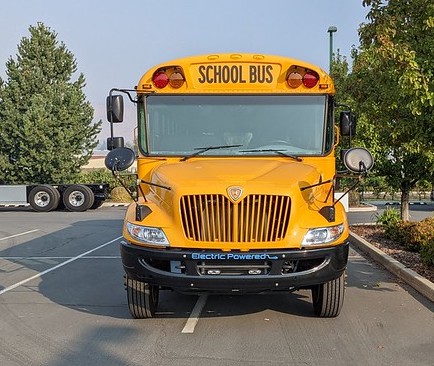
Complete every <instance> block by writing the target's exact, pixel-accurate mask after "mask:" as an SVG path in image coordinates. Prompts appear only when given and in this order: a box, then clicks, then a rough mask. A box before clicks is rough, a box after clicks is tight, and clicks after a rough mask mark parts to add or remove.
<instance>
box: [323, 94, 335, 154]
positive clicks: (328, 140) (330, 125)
mask: <svg viewBox="0 0 434 366" xmlns="http://www.w3.org/2000/svg"><path fill="white" fill-rule="evenodd" d="M334 132H335V131H334V98H332V97H329V98H328V105H327V120H326V131H325V145H324V153H325V154H328V153H329V152H330V151H331V150H332V148H333V143H334Z"/></svg>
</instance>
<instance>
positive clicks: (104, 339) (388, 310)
mask: <svg viewBox="0 0 434 366" xmlns="http://www.w3.org/2000/svg"><path fill="white" fill-rule="evenodd" d="M124 212H125V207H103V208H101V209H98V210H95V211H87V212H83V213H72V212H63V211H60V212H50V213H34V212H32V211H29V210H28V209H25V208H24V209H23V208H19V209H0V330H1V334H0V365H6V366H9V365H65V366H66V365H68V366H69V365H90V364H97V365H99V364H104V365H193V364H194V365H211V366H214V365H242V366H244V365H255V366H256V365H348V364H353V365H390V364H394V365H432V360H433V359H434V347H433V341H432V340H433V339H434V304H433V303H431V302H429V301H428V300H426V299H425V298H423V297H422V296H420V295H419V294H418V293H416V292H415V291H413V290H412V289H410V288H407V287H406V286H405V285H403V284H401V283H400V282H399V281H397V280H396V278H394V277H393V276H392V275H391V274H390V273H388V272H387V271H385V270H383V269H382V268H381V267H380V266H378V265H376V264H375V263H373V262H371V261H368V260H366V259H365V258H364V257H362V256H361V255H360V254H359V253H357V252H356V251H354V250H351V254H350V263H349V267H348V278H347V291H346V299H345V305H344V308H343V311H342V313H341V315H340V316H339V317H338V318H336V319H318V318H315V317H314V315H313V310H312V306H311V299H310V291H299V292H296V293H293V294H286V293H279V294H275V295H249V296H201V297H198V296H187V295H182V294H177V293H172V292H163V293H162V294H161V300H160V305H159V309H158V312H157V314H156V317H155V318H153V319H146V320H133V319H131V317H130V314H129V311H128V308H127V305H126V298H125V291H124V288H123V270H122V266H121V262H120V257H119V247H118V245H119V242H120V236H121V225H122V219H123V215H124Z"/></svg>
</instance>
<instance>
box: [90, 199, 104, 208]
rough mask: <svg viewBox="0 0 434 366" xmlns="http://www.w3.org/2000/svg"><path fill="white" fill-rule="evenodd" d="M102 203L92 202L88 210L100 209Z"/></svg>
mask: <svg viewBox="0 0 434 366" xmlns="http://www.w3.org/2000/svg"><path fill="white" fill-rule="evenodd" d="M103 203H104V201H100V200H98V201H97V200H95V201H94V202H93V205H92V206H90V207H89V209H91V210H96V209H97V208H99V207H101V206H102V204H103Z"/></svg>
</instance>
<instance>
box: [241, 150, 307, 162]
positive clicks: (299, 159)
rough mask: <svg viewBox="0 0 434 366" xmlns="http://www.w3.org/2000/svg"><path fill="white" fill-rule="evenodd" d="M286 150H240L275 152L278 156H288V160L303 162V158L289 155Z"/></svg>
mask: <svg viewBox="0 0 434 366" xmlns="http://www.w3.org/2000/svg"><path fill="white" fill-rule="evenodd" d="M284 151H285V150H278V149H252V150H240V152H275V153H276V154H279V155H281V156H286V157H287V158H291V159H294V160H297V161H302V159H301V158H299V157H298V156H295V155H291V154H287V153H285V152H284Z"/></svg>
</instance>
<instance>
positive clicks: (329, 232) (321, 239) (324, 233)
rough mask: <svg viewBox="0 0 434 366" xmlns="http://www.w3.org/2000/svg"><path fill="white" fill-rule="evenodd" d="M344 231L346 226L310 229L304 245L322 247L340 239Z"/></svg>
mask: <svg viewBox="0 0 434 366" xmlns="http://www.w3.org/2000/svg"><path fill="white" fill-rule="evenodd" d="M343 231H344V225H343V224H340V225H337V226H329V227H321V228H316V229H310V230H309V231H308V232H307V234H306V235H305V236H304V239H303V243H302V245H321V244H327V243H330V242H332V241H334V240H336V239H338V238H339V237H340V236H341V234H342V233H343Z"/></svg>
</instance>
